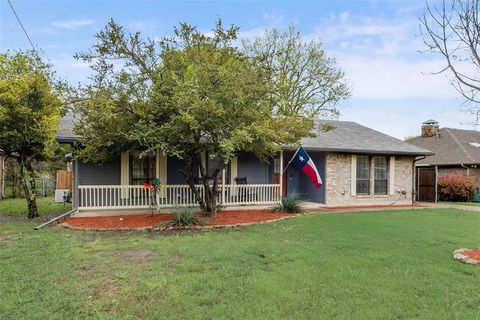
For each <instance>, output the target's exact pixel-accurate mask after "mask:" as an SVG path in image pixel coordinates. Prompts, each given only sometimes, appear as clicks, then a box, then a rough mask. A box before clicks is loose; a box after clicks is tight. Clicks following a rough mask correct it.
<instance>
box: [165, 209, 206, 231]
mask: <svg viewBox="0 0 480 320" xmlns="http://www.w3.org/2000/svg"><path fill="white" fill-rule="evenodd" d="M195 211H196V208H195V207H177V208H175V210H174V211H173V219H172V220H171V221H169V222H167V225H170V226H172V227H190V226H195V225H203V224H204V222H203V220H202V219H200V218H199V217H197V216H196V215H195Z"/></svg>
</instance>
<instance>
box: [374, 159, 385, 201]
mask: <svg viewBox="0 0 480 320" xmlns="http://www.w3.org/2000/svg"><path fill="white" fill-rule="evenodd" d="M373 159H374V168H375V176H374V178H375V179H374V192H375V194H387V192H388V158H387V157H374V158H373Z"/></svg>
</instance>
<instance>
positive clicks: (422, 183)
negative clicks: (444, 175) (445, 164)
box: [416, 167, 436, 202]
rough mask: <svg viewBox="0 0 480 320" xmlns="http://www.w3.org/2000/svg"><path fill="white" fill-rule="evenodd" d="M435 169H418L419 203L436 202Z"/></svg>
mask: <svg viewBox="0 0 480 320" xmlns="http://www.w3.org/2000/svg"><path fill="white" fill-rule="evenodd" d="M435 181H436V178H435V168H434V167H427V168H424V167H419V168H417V181H416V183H417V201H428V202H435Z"/></svg>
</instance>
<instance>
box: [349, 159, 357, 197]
mask: <svg viewBox="0 0 480 320" xmlns="http://www.w3.org/2000/svg"><path fill="white" fill-rule="evenodd" d="M350 194H351V195H352V196H356V195H357V156H356V155H352V161H351V168H350Z"/></svg>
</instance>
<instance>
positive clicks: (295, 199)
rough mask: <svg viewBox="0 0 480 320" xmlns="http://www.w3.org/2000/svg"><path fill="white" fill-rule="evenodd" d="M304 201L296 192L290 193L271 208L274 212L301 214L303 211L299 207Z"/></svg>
mask: <svg viewBox="0 0 480 320" xmlns="http://www.w3.org/2000/svg"><path fill="white" fill-rule="evenodd" d="M303 200H304V198H303V196H302V195H301V194H300V193H297V192H291V193H289V194H288V195H287V196H286V197H283V198H282V200H280V203H279V204H278V205H277V206H275V207H274V208H273V211H275V212H288V213H301V212H302V211H303V208H302V206H301V205H300V204H301V203H302V201H303Z"/></svg>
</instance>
